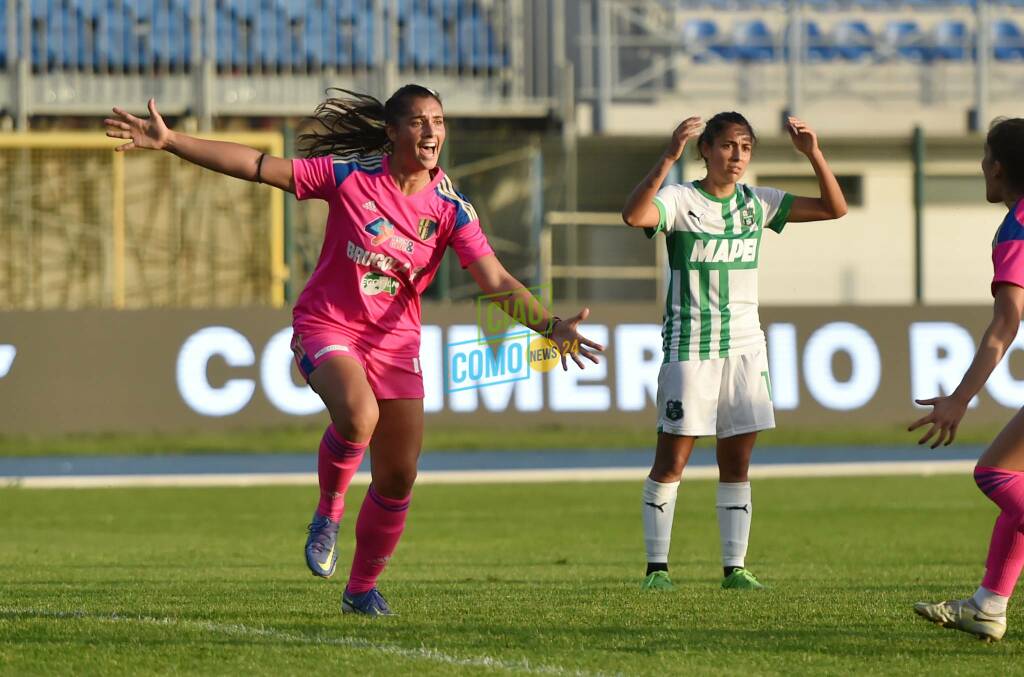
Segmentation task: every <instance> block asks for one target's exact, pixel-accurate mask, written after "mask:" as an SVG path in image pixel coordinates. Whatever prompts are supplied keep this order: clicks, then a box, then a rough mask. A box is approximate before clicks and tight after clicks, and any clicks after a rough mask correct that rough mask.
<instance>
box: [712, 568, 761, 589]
mask: <svg viewBox="0 0 1024 677" xmlns="http://www.w3.org/2000/svg"><path fill="white" fill-rule="evenodd" d="M722 587H723V588H725V589H727V590H761V589H763V588H764V585H762V584H761V582H760V581H759V580H757V577H756V576H754V574H753V573H751V572H750V570H749V569H744V568H743V567H740V568H739V569H733V572H732V573H731V574H729V575H728V576H726V577H725V578H724V579H722Z"/></svg>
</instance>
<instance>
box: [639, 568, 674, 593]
mask: <svg viewBox="0 0 1024 677" xmlns="http://www.w3.org/2000/svg"><path fill="white" fill-rule="evenodd" d="M674 587H675V586H673V585H672V579H670V578H669V577H668V572H667V571H652V572H651V573H650V574H648V576H647V578H645V579H644V582H643V583H641V584H640V588H641V589H643V590H671V589H672V588H674Z"/></svg>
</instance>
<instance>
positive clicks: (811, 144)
mask: <svg viewBox="0 0 1024 677" xmlns="http://www.w3.org/2000/svg"><path fill="white" fill-rule="evenodd" d="M786 123H787V124H786V131H788V132H789V138H790V139H791V140H792V141H793V147H794V148H796V149H797V150H798V151H800V152H801V153H803V154H804V155H811V154H812V153H814V152H815V151H817V150H818V135H817V134H815V133H814V130H813V129H811V128H810V127H808V126H807V123H806V122H804V121H803V120H801V119H799V118H795V117H793V116H792V115H790V116H789V117H788V118H787V119H786Z"/></svg>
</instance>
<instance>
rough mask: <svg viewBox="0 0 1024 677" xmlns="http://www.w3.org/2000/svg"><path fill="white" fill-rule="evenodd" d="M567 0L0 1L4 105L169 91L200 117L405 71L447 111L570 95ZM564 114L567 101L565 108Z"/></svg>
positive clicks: (272, 106)
mask: <svg viewBox="0 0 1024 677" xmlns="http://www.w3.org/2000/svg"><path fill="white" fill-rule="evenodd" d="M563 7H564V4H563V0H558V1H556V2H547V1H545V0H309V1H303V2H298V1H293V0H230V1H229V0H74V1H73V2H72V1H71V0H53V1H50V2H42V3H40V2H36V1H33V0H0V108H2V109H3V110H5V111H6V112H7V113H8V114H9V115H11V117H12V118H13V119H14V121H15V126H16V127H17V128H18V129H26V128H27V122H28V118H29V117H30V116H33V115H60V116H73V115H100V114H104V113H105V112H107V111H108V110H109V108H110V105H111V103H113V102H115V101H120V102H122V103H129V102H133V101H145V99H146V98H148V97H150V96H155V97H157V98H158V99H159V101H160V104H161V109H162V110H163V111H164V112H165V113H167V114H170V115H190V116H193V117H196V118H197V119H198V120H199V124H200V127H202V128H204V129H209V128H210V126H211V120H212V118H213V117H215V116H222V115H247V116H253V115H273V116H281V115H286V116H293V115H306V114H309V113H310V112H311V111H312V109H313V107H314V106H315V105H316V104H317V103H319V101H320V100H321V99H322V97H323V93H324V90H325V89H327V88H328V87H332V86H339V87H346V88H352V89H356V90H359V91H366V92H368V93H372V94H375V95H377V96H386V95H388V94H390V93H391V92H392V91H394V89H396V88H397V87H398V86H400V85H401V84H403V83H405V82H410V81H420V82H424V83H427V84H429V85H430V86H431V87H433V88H434V89H436V90H438V91H440V92H441V93H442V96H444V98H445V102H446V105H447V107H448V109H449V111H450V112H453V113H456V114H459V113H462V114H475V115H502V116H517V115H524V116H540V117H544V116H547V115H549V114H551V113H552V109H557V108H558V106H560V105H561V104H560V98H561V94H560V87H561V86H562V85H561V78H562V77H563V76H562V74H561V70H562V69H563V68H564V61H565V56H564V49H563V48H562V47H561V45H562V44H564V32H565V27H564V17H563V14H564V12H563ZM555 112H556V113H557V112H558V111H557V110H555Z"/></svg>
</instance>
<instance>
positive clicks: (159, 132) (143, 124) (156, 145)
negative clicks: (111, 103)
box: [103, 99, 171, 152]
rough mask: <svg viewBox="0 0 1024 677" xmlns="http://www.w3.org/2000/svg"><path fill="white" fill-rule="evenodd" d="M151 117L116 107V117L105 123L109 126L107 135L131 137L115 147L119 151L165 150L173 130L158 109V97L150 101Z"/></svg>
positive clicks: (106, 120)
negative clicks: (142, 116) (140, 115)
mask: <svg viewBox="0 0 1024 677" xmlns="http://www.w3.org/2000/svg"><path fill="white" fill-rule="evenodd" d="M148 108H149V118H148V119H145V120H144V119H142V118H137V117H135V116H134V115H132V114H131V113H129V112H128V111H126V110H124V109H122V108H118V107H117V106H115V107H114V115H115V116H116V117H113V118H107V119H105V120H104V121H103V124H105V125H106V126H107V136H109V137H110V138H112V139H129V141H128V143H126V144H123V145H120V146H118V147H117V148H115V149H114V150H117V151H122V152H123V151H127V150H134V149H136V148H149V149H152V150H163V149H164V148H166V147H167V145H168V143H169V141H170V138H171V130H170V129H168V128H167V125H166V124H165V123H164V119H163V117H161V115H160V113H159V112H158V111H157V109H156V99H150V100H149V103H148Z"/></svg>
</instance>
